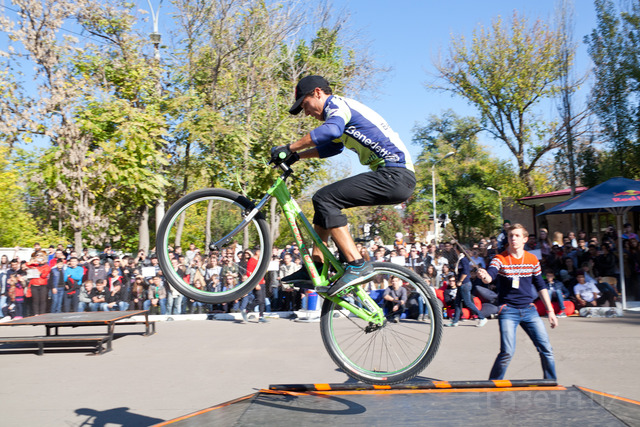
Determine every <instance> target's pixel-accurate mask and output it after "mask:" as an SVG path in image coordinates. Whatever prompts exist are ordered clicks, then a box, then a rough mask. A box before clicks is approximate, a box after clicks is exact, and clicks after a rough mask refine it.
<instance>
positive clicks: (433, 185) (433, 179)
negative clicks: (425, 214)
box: [431, 151, 456, 247]
mask: <svg viewBox="0 0 640 427" xmlns="http://www.w3.org/2000/svg"><path fill="white" fill-rule="evenodd" d="M454 154H456V152H455V151H450V152H448V153H447V154H445V156H444V157H443V158H441V159H440V160H436V161H435V162H433V165H432V166H431V190H432V193H433V194H432V198H433V199H432V202H433V231H434V234H435V237H434V238H433V241H434V242H435V245H436V247H437V246H438V231H439V230H438V216H437V214H436V165H437V164H438V163H440V162H441V161H443V160H444V159H446V158H448V157H451V156H453V155H454Z"/></svg>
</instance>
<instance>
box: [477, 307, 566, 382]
mask: <svg viewBox="0 0 640 427" xmlns="http://www.w3.org/2000/svg"><path fill="white" fill-rule="evenodd" d="M498 322H499V325H500V353H499V354H498V357H497V358H496V361H495V363H494V364H493V368H492V369H491V373H490V374H489V379H490V380H501V379H503V378H504V374H505V373H506V372H507V367H508V366H509V362H511V358H512V357H513V354H514V353H515V351H516V329H517V328H518V325H520V326H522V329H524V331H525V332H526V333H527V335H528V336H529V338H531V341H533V344H534V345H535V347H536V350H538V353H539V354H540V361H541V362H542V372H543V374H544V379H553V380H555V379H556V362H555V360H554V358H553V349H552V348H551V343H550V342H549V335H548V334H547V330H546V329H545V327H544V323H543V322H542V319H541V318H540V316H539V315H538V310H537V309H536V306H535V305H533V304H531V305H529V306H528V307H527V308H522V309H518V308H513V307H509V306H508V305H506V304H505V305H502V306H500V311H499V316H498Z"/></svg>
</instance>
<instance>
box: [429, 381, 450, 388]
mask: <svg viewBox="0 0 640 427" xmlns="http://www.w3.org/2000/svg"><path fill="white" fill-rule="evenodd" d="M433 385H434V386H436V388H451V383H449V381H434V382H433Z"/></svg>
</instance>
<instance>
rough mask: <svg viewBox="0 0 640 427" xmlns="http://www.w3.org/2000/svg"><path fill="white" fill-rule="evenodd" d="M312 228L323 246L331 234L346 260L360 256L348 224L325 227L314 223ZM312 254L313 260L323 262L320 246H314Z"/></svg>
mask: <svg viewBox="0 0 640 427" xmlns="http://www.w3.org/2000/svg"><path fill="white" fill-rule="evenodd" d="M313 228H314V229H315V231H316V233H318V236H320V239H322V243H324V244H325V246H326V245H327V243H328V241H329V236H331V237H332V238H333V241H334V242H335V243H336V246H338V248H339V249H340V251H342V254H343V255H344V256H345V258H346V260H347V262H350V261H355V260H356V259H358V258H362V257H361V256H360V254H359V253H358V248H356V244H355V242H354V241H353V238H352V237H351V233H349V226H347V225H345V226H342V227H335V228H330V229H327V228H324V227H321V226H319V225H317V224H315V225H314V226H313ZM312 255H313V260H314V261H317V262H324V259H323V255H322V251H321V250H320V248H317V247H314V248H313V253H312Z"/></svg>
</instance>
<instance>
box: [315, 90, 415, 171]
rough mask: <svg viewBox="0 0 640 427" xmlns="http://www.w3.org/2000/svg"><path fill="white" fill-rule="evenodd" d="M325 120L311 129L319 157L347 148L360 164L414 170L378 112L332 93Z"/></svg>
mask: <svg viewBox="0 0 640 427" xmlns="http://www.w3.org/2000/svg"><path fill="white" fill-rule="evenodd" d="M323 114H324V123H323V124H322V125H320V126H318V127H317V128H316V129H314V130H312V131H311V139H312V140H313V142H314V143H315V144H316V147H317V149H318V154H319V155H320V157H321V158H325V157H330V156H334V155H336V154H338V153H340V152H342V150H343V149H344V147H347V148H348V149H350V150H351V151H354V152H356V153H357V154H358V157H359V158H360V163H362V164H363V165H365V166H369V167H370V168H371V169H372V170H374V171H375V170H376V169H378V168H379V167H402V168H407V169H409V170H411V171H413V170H414V169H413V162H412V161H411V155H410V154H409V151H408V150H407V147H405V145H404V143H403V142H402V140H401V139H400V136H399V135H398V134H397V133H396V132H394V131H393V129H391V127H390V126H389V125H388V124H387V122H386V121H385V120H384V119H383V118H382V117H380V115H379V114H378V113H376V112H375V111H373V110H372V109H370V108H369V107H367V106H365V105H363V104H361V103H359V102H357V101H354V100H353V99H348V98H343V97H340V96H335V95H331V96H330V97H329V98H328V99H327V101H326V102H325V104H324V112H323Z"/></svg>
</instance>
